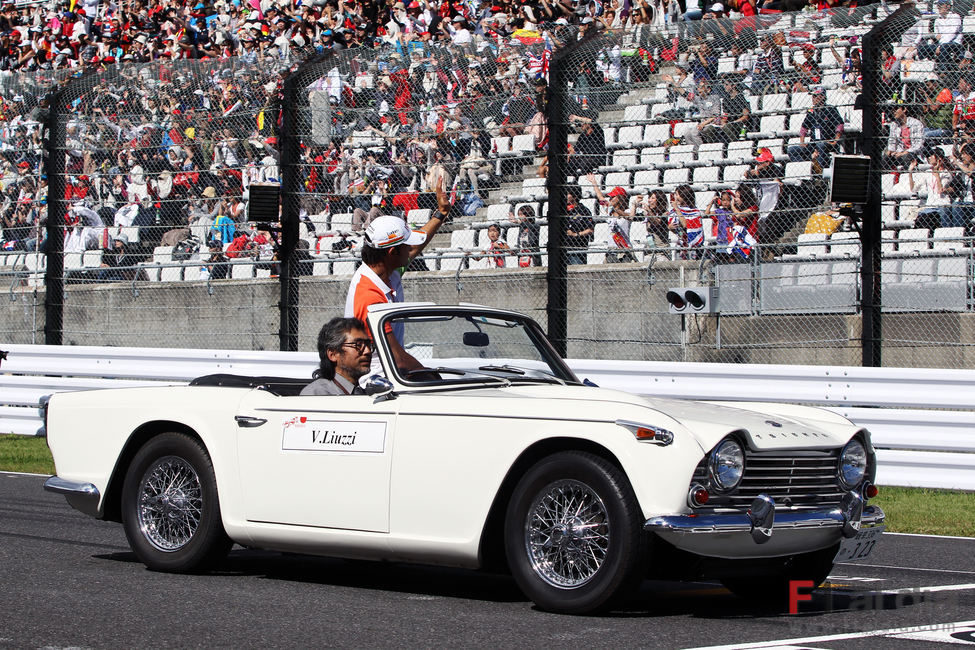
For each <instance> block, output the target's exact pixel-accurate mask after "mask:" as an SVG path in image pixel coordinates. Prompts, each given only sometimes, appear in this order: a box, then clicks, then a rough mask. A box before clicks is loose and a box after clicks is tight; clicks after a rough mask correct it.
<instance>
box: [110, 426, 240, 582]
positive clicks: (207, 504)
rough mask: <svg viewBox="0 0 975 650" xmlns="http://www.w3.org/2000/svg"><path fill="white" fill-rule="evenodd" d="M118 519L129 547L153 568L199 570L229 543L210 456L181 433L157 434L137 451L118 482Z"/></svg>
mask: <svg viewBox="0 0 975 650" xmlns="http://www.w3.org/2000/svg"><path fill="white" fill-rule="evenodd" d="M122 523H123V526H124V528H125V536H126V537H127V538H128V540H129V546H131V547H132V550H133V551H134V552H135V554H136V555H137V556H138V557H139V559H140V560H142V562H144V563H145V565H146V566H147V567H149V568H150V569H152V570H154V571H167V572H171V573H190V572H196V571H203V570H206V569H208V568H210V567H211V566H213V565H214V564H216V563H217V562H219V561H220V560H221V559H223V558H224V557H225V556H226V555H227V553H228V552H229V551H230V547H231V546H232V545H233V542H232V541H231V540H230V538H228V537H227V534H226V532H224V529H223V523H222V522H221V519H220V500H219V497H218V495H217V481H216V476H215V475H214V473H213V464H212V463H211V461H210V456H209V454H207V452H206V449H204V448H203V446H202V445H201V444H200V442H199V441H198V440H196V439H195V438H192V437H190V436H188V435H186V434H184V433H164V434H162V435H159V436H156V437H155V438H152V439H151V440H150V441H149V442H147V443H146V444H145V445H144V446H143V447H142V448H141V449H140V450H139V451H138V452H137V453H136V455H135V458H133V460H132V464H131V465H130V466H129V469H128V471H127V472H126V475H125V483H124V485H123V487H122Z"/></svg>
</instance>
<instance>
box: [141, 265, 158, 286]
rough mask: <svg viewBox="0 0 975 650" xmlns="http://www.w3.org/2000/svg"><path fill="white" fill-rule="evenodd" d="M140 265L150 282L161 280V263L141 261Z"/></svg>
mask: <svg viewBox="0 0 975 650" xmlns="http://www.w3.org/2000/svg"><path fill="white" fill-rule="evenodd" d="M139 266H140V267H142V270H143V272H145V275H146V278H148V280H149V281H150V282H159V265H158V264H156V263H155V262H140V263H139Z"/></svg>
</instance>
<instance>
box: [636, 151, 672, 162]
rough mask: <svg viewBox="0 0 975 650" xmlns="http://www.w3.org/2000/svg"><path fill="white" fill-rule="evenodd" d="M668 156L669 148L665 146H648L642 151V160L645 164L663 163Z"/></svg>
mask: <svg viewBox="0 0 975 650" xmlns="http://www.w3.org/2000/svg"><path fill="white" fill-rule="evenodd" d="M666 158H667V150H666V149H664V148H663V147H647V148H646V149H644V150H643V151H641V152H640V162H641V163H642V164H644V165H662V164H664V160H666Z"/></svg>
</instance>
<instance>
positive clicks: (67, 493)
mask: <svg viewBox="0 0 975 650" xmlns="http://www.w3.org/2000/svg"><path fill="white" fill-rule="evenodd" d="M44 489H45V490H47V491H48V492H56V493H58V494H63V495H64V498H65V499H67V501H68V504H69V505H70V506H71V507H72V508H74V509H75V510H78V511H80V512H83V513H85V514H86V515H91V516H92V517H98V504H99V502H100V501H101V498H102V495H101V493H100V492H99V491H98V488H97V487H95V486H94V485H92V484H91V483H79V482H77V481H68V480H65V479H63V478H61V477H60V476H52V477H51V478H49V479H47V480H46V481H44Z"/></svg>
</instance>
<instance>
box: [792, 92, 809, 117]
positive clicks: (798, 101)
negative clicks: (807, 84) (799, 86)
mask: <svg viewBox="0 0 975 650" xmlns="http://www.w3.org/2000/svg"><path fill="white" fill-rule="evenodd" d="M792 108H793V110H795V109H800V108H802V109H805V108H812V95H810V94H809V93H805V92H797V93H792ZM797 114H798V115H802V116H803V117H805V114H804V113H797Z"/></svg>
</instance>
